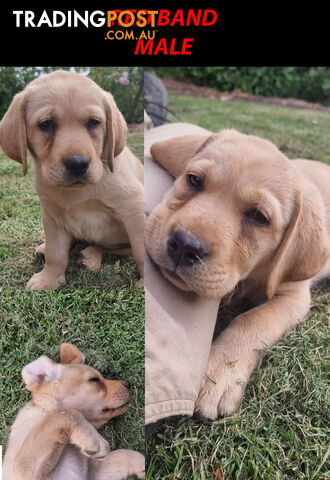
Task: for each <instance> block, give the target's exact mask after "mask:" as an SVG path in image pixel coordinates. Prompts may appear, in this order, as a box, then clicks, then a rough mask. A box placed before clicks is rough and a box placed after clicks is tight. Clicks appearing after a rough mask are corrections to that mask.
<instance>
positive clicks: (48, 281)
mask: <svg viewBox="0 0 330 480" xmlns="http://www.w3.org/2000/svg"><path fill="white" fill-rule="evenodd" d="M64 284H65V275H58V276H53V275H51V274H49V273H45V272H44V270H42V271H41V272H39V273H36V274H35V275H33V277H31V278H30V280H29V281H28V283H27V285H26V287H25V290H57V289H58V288H60V287H61V286H62V285H64Z"/></svg>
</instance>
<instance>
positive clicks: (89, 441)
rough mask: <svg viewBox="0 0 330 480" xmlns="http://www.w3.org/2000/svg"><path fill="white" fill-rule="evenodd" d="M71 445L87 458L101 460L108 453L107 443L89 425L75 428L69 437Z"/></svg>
mask: <svg viewBox="0 0 330 480" xmlns="http://www.w3.org/2000/svg"><path fill="white" fill-rule="evenodd" d="M70 441H71V443H73V444H74V445H76V446H77V447H79V448H80V450H81V453H82V454H83V455H85V456H86V457H89V458H94V459H98V460H100V459H102V458H104V457H106V456H107V455H108V453H109V452H110V448H109V443H108V442H107V441H106V440H105V439H104V438H103V437H102V436H101V435H100V434H99V433H98V432H97V431H96V430H95V428H94V427H92V426H90V425H88V426H87V425H86V426H79V427H77V428H76V429H75V430H74V432H73V433H72V435H71V438H70Z"/></svg>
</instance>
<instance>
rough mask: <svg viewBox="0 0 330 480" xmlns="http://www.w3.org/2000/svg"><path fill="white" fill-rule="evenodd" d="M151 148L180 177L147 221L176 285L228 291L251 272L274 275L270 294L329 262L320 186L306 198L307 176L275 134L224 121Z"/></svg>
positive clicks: (203, 292)
mask: <svg viewBox="0 0 330 480" xmlns="http://www.w3.org/2000/svg"><path fill="white" fill-rule="evenodd" d="M151 154H152V156H153V157H154V158H155V159H156V160H157V161H158V162H159V163H160V164H161V165H163V166H164V167H165V169H168V170H169V171H170V173H173V174H174V175H175V176H177V179H176V181H175V183H174V186H173V188H172V189H171V191H170V192H168V194H167V196H166V197H165V198H164V200H163V202H162V203H161V204H160V205H158V206H157V207H156V208H155V210H154V211H153V212H152V214H151V215H150V217H149V219H148V221H147V225H146V247H147V250H148V252H149V254H150V256H151V258H152V259H153V261H154V262H155V263H156V264H158V265H159V267H160V269H161V271H162V273H163V275H164V276H165V277H166V278H167V279H168V280H169V281H171V282H172V283H173V284H174V285H176V286H177V287H178V288H180V289H182V290H186V291H193V292H195V293H197V294H198V295H200V296H203V297H208V298H221V297H224V296H226V295H228V294H231V293H232V292H233V291H234V290H235V288H236V286H237V285H238V283H239V282H242V281H244V280H246V279H249V280H251V281H252V282H253V283H254V284H255V286H258V285H262V286H265V285H266V284H267V282H268V289H267V295H268V297H269V298H270V297H272V296H273V295H274V293H275V291H276V289H277V287H278V286H279V284H280V283H282V282H284V281H296V280H303V279H307V278H311V277H312V276H313V275H315V274H316V273H317V272H318V271H319V270H320V269H321V268H322V266H323V265H324V263H325V260H326V258H327V255H328V254H329V250H328V244H327V235H326V233H325V229H324V225H323V223H322V218H321V217H322V215H321V214H319V215H318V214H317V212H318V211H319V210H320V208H319V206H318V205H317V200H315V193H314V194H313V192H312V194H311V192H309V194H310V195H311V197H312V198H314V200H310V201H305V197H304V195H305V194H306V191H305V190H306V188H305V186H304V183H303V182H304V181H303V179H302V177H300V175H299V173H298V172H297V171H296V169H295V168H294V166H293V165H292V163H291V162H290V161H289V160H288V159H287V158H286V157H285V156H284V155H283V154H282V153H281V152H280V151H279V150H278V149H277V148H276V147H275V146H274V145H273V144H271V143H270V142H268V141H266V140H263V139H261V138H258V137H254V136H248V135H243V134H240V133H239V132H236V131H233V130H225V131H222V132H220V133H219V134H216V135H212V136H210V137H208V138H207V139H205V138H203V137H196V138H195V139H193V138H191V137H189V139H187V140H185V137H180V138H177V139H175V138H174V139H171V140H169V141H165V142H160V143H158V144H154V145H153V146H152V148H151ZM310 195H309V196H310ZM313 195H314V196H313ZM311 209H312V210H313V213H312V214H310V213H308V212H310V211H311ZM302 232H304V233H302ZM307 232H308V233H307ZM315 235H316V238H318V239H319V242H318V243H314V244H313V242H314V241H315ZM289 258H290V261H287V260H288V259H289ZM285 265H286V266H285ZM265 290H266V289H265ZM265 293H266V291H265Z"/></svg>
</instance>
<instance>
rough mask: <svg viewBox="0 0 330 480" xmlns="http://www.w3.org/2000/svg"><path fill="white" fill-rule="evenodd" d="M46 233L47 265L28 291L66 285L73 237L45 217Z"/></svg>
mask: <svg viewBox="0 0 330 480" xmlns="http://www.w3.org/2000/svg"><path fill="white" fill-rule="evenodd" d="M43 225H44V231H45V238H46V241H45V247H44V255H45V265H44V268H43V270H42V271H41V272H39V273H36V274H35V275H33V277H31V279H30V280H29V281H28V283H27V285H26V290H56V289H58V288H59V287H61V286H62V285H64V284H65V271H66V268H67V265H68V260H69V250H70V247H71V243H72V240H73V237H72V235H71V234H70V233H68V232H67V231H65V230H63V229H61V228H59V227H58V226H57V225H56V223H55V222H54V220H53V219H52V218H51V217H48V216H47V215H44V216H43Z"/></svg>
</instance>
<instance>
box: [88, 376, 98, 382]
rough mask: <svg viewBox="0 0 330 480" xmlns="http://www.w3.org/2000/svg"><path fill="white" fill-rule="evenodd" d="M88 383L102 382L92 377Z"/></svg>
mask: <svg viewBox="0 0 330 480" xmlns="http://www.w3.org/2000/svg"><path fill="white" fill-rule="evenodd" d="M88 381H89V382H100V381H101V380H100V379H99V377H92V378H90V379H89V380H88Z"/></svg>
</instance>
